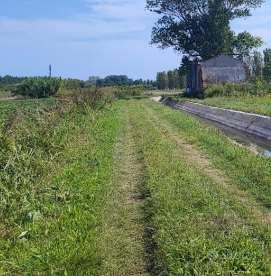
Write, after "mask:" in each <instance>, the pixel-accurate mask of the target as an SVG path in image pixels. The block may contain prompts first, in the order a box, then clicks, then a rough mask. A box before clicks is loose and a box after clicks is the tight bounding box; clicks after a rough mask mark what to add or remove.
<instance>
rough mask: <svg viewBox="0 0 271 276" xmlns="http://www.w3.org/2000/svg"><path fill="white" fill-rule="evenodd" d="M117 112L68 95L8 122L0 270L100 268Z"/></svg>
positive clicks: (0, 181) (1, 163)
mask: <svg viewBox="0 0 271 276" xmlns="http://www.w3.org/2000/svg"><path fill="white" fill-rule="evenodd" d="M95 106H96V105H95ZM116 116H117V115H116V112H115V109H110V110H109V109H107V108H104V109H101V108H99V109H97V108H95V109H94V108H93V107H92V106H89V105H87V104H86V103H84V105H83V106H82V105H81V104H78V103H77V102H76V101H75V102H72V101H71V100H70V98H65V100H63V101H58V102H57V103H55V104H53V105H51V106H49V107H46V108H45V109H38V110H35V109H34V110H32V111H28V112H25V111H24V112H18V113H15V114H13V115H12V116H11V117H10V118H9V119H8V120H6V121H5V125H4V127H3V130H2V133H1V139H0V141H1V144H0V151H1V155H0V156H1V159H0V167H1V170H0V195H1V196H0V217H1V219H0V248H1V254H0V274H3V273H8V274H22V273H26V274H27V273H30V274H36V273H37V274H38V273H45V274H56V273H59V274H65V273H66V274H67V273H68V274H71V275H74V274H75V273H79V274H80V273H81V274H84V275H95V274H97V273H98V271H99V270H100V268H101V262H102V257H101V256H102V252H100V249H99V244H98V240H99V239H100V238H101V237H100V230H99V229H100V228H99V225H101V224H102V222H101V219H102V212H103V209H104V206H105V203H104V199H105V196H104V193H105V192H106V190H107V185H109V184H110V179H111V177H112V174H113V151H114V147H115V143H116V135H117V133H118V127H119V125H118V120H117V118H116ZM101 227H102V226H101Z"/></svg>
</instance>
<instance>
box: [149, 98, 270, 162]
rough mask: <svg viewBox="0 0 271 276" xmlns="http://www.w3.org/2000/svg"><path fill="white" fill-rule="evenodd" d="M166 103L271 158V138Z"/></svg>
mask: <svg viewBox="0 0 271 276" xmlns="http://www.w3.org/2000/svg"><path fill="white" fill-rule="evenodd" d="M153 100H155V101H157V102H161V98H160V99H158V98H156V99H154V98H153ZM166 105H168V106H171V107H172V108H174V109H177V110H181V111H183V112H185V113H187V114H189V115H191V116H192V117H194V118H197V119H199V120H200V121H202V122H203V123H205V124H207V125H211V126H214V127H216V128H218V129H219V130H221V131H222V133H223V134H224V135H226V136H227V137H229V138H230V139H231V140H233V141H235V142H237V143H238V144H241V145H243V146H245V147H247V148H249V149H250V150H251V151H253V152H255V153H258V154H261V155H263V156H265V157H268V158H271V140H267V139H264V138H261V137H258V136H256V135H252V134H248V133H246V132H244V131H241V130H238V129H236V128H232V127H229V126H226V125H224V124H222V123H220V122H216V121H213V120H210V119H206V118H202V117H201V116H199V115H197V114H194V113H191V112H189V111H187V110H184V109H182V108H181V107H180V106H176V105H175V104H173V103H172V104H171V103H170V102H169V103H167V104H166Z"/></svg>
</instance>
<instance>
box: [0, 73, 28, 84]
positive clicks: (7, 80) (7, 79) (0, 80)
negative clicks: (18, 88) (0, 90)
mask: <svg viewBox="0 0 271 276" xmlns="http://www.w3.org/2000/svg"><path fill="white" fill-rule="evenodd" d="M26 79H27V77H13V76H10V75H6V76H4V77H1V76H0V85H1V86H3V85H14V84H18V83H21V82H23V81H24V80H26Z"/></svg>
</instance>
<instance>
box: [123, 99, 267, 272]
mask: <svg viewBox="0 0 271 276" xmlns="http://www.w3.org/2000/svg"><path fill="white" fill-rule="evenodd" d="M126 104H128V105H129V112H130V113H131V114H132V125H133V128H134V129H135V131H136V133H137V144H138V146H139V147H140V148H141V150H142V154H143V156H144V163H145V168H146V176H147V178H146V186H147V188H148V189H149V191H150V196H149V201H150V202H151V204H149V208H150V210H149V213H150V214H151V221H152V225H153V228H154V229H155V231H154V233H155V234H154V239H155V242H156V244H157V247H156V250H155V252H154V253H155V266H156V268H157V270H158V271H162V273H161V274H163V275H164V274H165V275H168V274H169V275H191V274H192V275H209V274H211V275H212V274H227V273H228V274H242V273H248V274H253V275H254V274H261V273H266V274H268V273H271V271H270V254H269V252H270V248H271V247H270V245H271V244H270V227H269V224H268V223H267V221H266V220H265V219H266V218H267V217H266V214H265V213H264V210H263V209H261V207H260V206H258V204H256V203H255V200H254V199H253V196H251V195H250V194H249V193H248V194H244V197H243V195H242V194H238V193H237V195H236V191H239V188H238V185H236V184H237V183H235V182H234V180H233V179H231V178H227V177H226V176H224V175H226V174H225V172H224V171H223V170H219V169H218V168H216V167H214V166H213V165H212V162H211V161H206V159H207V155H206V153H204V151H202V150H197V146H196V145H194V146H193V147H192V146H191V145H189V144H193V143H191V142H190V141H189V140H187V133H184V134H183V135H182V134H181V133H180V132H179V131H177V130H176V129H175V130H174V128H173V127H174V124H173V123H172V121H171V120H169V119H168V118H166V116H164V113H168V114H169V115H171V116H173V115H174V116H176V118H177V114H178V116H179V119H180V124H183V125H186V124H187V122H186V119H185V118H184V116H183V117H182V116H181V115H180V113H178V112H176V113H175V111H173V110H170V109H166V108H164V107H162V106H158V105H157V104H155V103H150V102H147V101H144V102H129V103H126ZM187 120H190V119H187ZM194 139H195V138H194ZM222 176H223V177H222ZM223 182H225V183H223ZM228 182H229V183H228ZM228 185H229V186H228ZM230 185H231V186H230ZM228 187H231V189H227V188H228ZM232 189H233V190H232ZM240 193H241V191H240ZM246 196H248V199H245V200H243V198H245V197H246ZM250 203H252V206H251V205H250ZM255 218H257V219H255ZM263 219H264V220H263ZM156 275H157V274H156Z"/></svg>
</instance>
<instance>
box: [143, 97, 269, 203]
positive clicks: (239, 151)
mask: <svg viewBox="0 0 271 276" xmlns="http://www.w3.org/2000/svg"><path fill="white" fill-rule="evenodd" d="M146 105H148V107H149V108H151V109H153V110H155V112H156V113H157V114H159V116H160V118H164V119H166V120H167V121H168V122H169V123H170V124H171V125H172V126H174V128H176V130H178V133H179V134H180V135H181V136H182V137H183V138H184V139H185V140H186V141H187V143H189V144H192V145H196V146H197V147H199V148H200V149H201V150H202V151H203V152H204V153H205V154H206V156H207V157H208V158H209V159H210V160H212V163H213V164H214V165H215V166H216V168H218V169H220V170H222V171H223V172H224V173H225V175H227V177H228V178H229V179H231V180H232V182H233V183H235V184H236V185H237V186H238V187H239V188H240V189H242V190H245V191H249V192H250V193H252V194H253V195H254V196H255V198H256V199H257V200H258V201H260V203H261V204H262V205H264V206H265V207H267V208H270V206H271V189H270V187H271V186H270V185H271V160H270V159H269V158H265V157H263V156H258V155H257V156H256V155H255V154H253V153H251V152H250V151H249V150H248V149H246V148H244V147H240V146H238V145H236V144H233V143H231V142H230V141H229V140H228V138H227V137H226V136H225V135H223V134H222V133H221V132H220V131H219V130H218V129H216V128H214V127H210V126H208V125H206V124H204V123H202V122H200V121H199V120H197V119H195V118H192V117H191V116H190V115H187V114H185V113H183V112H181V111H177V110H172V109H170V108H164V107H163V106H160V105H158V104H156V103H152V102H148V103H146Z"/></svg>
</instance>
